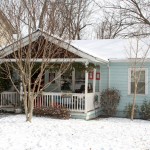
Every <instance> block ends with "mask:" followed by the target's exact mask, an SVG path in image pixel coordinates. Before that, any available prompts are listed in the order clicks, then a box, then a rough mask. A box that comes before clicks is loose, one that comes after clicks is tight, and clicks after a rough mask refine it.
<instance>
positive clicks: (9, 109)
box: [0, 105, 15, 112]
mask: <svg viewBox="0 0 150 150" xmlns="http://www.w3.org/2000/svg"><path fill="white" fill-rule="evenodd" d="M0 111H4V112H15V107H14V106H13V105H6V106H3V105H2V106H0Z"/></svg>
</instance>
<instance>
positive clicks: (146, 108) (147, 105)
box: [141, 100, 150, 120]
mask: <svg viewBox="0 0 150 150" xmlns="http://www.w3.org/2000/svg"><path fill="white" fill-rule="evenodd" d="M141 115H142V118H143V119H146V120H147V119H150V101H146V100H145V101H144V102H143V104H142V105H141Z"/></svg>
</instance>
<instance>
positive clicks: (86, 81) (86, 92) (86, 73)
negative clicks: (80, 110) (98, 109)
mask: <svg viewBox="0 0 150 150" xmlns="http://www.w3.org/2000/svg"><path fill="white" fill-rule="evenodd" d="M87 65H88V62H86V63H85V66H87ZM87 94H88V72H87V71H86V70H85V113H86V112H87V111H88V103H87V97H88V95H87Z"/></svg>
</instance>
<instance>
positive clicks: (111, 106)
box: [100, 88, 120, 116]
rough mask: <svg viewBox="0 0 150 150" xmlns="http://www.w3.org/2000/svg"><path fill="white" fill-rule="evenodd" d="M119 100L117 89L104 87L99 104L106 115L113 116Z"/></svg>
mask: <svg viewBox="0 0 150 150" xmlns="http://www.w3.org/2000/svg"><path fill="white" fill-rule="evenodd" d="M119 101H120V92H119V90H117V89H114V88H112V89H105V90H103V91H102V93H101V100H100V105H101V108H102V111H103V112H104V114H105V115H106V116H113V115H115V114H116V112H117V106H118V104H119Z"/></svg>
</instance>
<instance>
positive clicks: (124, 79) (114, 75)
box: [110, 62, 150, 111]
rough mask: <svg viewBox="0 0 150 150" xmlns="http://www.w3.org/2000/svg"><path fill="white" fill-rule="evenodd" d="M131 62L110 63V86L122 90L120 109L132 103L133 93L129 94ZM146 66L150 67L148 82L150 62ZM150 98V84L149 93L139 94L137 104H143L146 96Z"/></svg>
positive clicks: (149, 74)
mask: <svg viewBox="0 0 150 150" xmlns="http://www.w3.org/2000/svg"><path fill="white" fill-rule="evenodd" d="M130 66H131V65H130V64H129V63H127V62H126V63H125V62H124V63H120V62H111V63H110V87H111V88H112V87H114V88H116V89H118V90H120V92H121V101H120V103H119V106H118V111H124V110H125V106H126V105H128V103H132V100H133V95H128V69H129V68H130ZM144 68H148V70H149V71H148V76H149V77H148V82H149V81H150V63H147V64H145V66H144ZM148 97H149V100H150V90H149V85H148V95H137V99H136V104H137V105H139V106H140V105H141V104H142V103H143V101H144V99H145V98H148Z"/></svg>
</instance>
